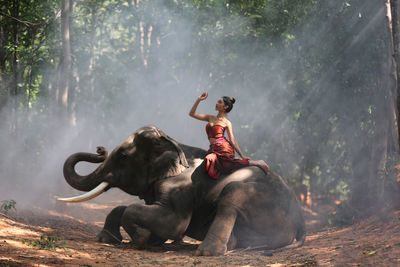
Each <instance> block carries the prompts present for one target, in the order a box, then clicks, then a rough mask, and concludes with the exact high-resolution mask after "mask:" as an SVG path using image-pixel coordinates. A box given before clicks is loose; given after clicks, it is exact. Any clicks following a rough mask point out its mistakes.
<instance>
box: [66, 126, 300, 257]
mask: <svg viewBox="0 0 400 267" xmlns="http://www.w3.org/2000/svg"><path fill="white" fill-rule="evenodd" d="M206 154H207V152H206V151H205V150H203V149H200V148H196V147H191V146H187V145H184V144H180V143H178V142H177V141H175V140H174V139H172V138H170V137H169V136H167V135H166V134H165V133H164V132H162V131H161V130H160V129H158V128H156V127H152V126H151V127H144V128H141V129H139V130H137V131H136V132H135V133H133V134H132V135H131V136H129V138H128V139H127V140H126V141H125V142H123V143H122V144H121V145H119V146H118V147H117V148H115V149H114V151H112V153H111V154H110V155H108V154H107V151H106V150H105V149H104V148H102V147H99V148H98V151H97V154H91V153H75V154H73V155H71V156H70V157H69V158H68V159H67V160H66V162H65V164H64V176H65V179H66V181H67V182H68V183H69V184H70V185H71V186H72V187H74V188H76V189H78V190H81V191H90V192H88V193H86V194H84V195H82V196H78V197H73V198H63V199H59V200H61V201H70V202H74V201H85V200H87V199H90V198H93V197H95V196H97V195H99V194H101V193H102V192H104V191H106V190H107V189H108V188H111V187H118V188H120V189H121V190H123V191H125V192H126V193H128V194H131V195H135V196H139V198H140V199H143V200H144V202H145V203H144V204H142V203H134V204H132V205H130V206H119V207H116V208H115V209H113V210H112V211H111V212H110V214H109V215H108V216H107V218H106V221H105V224H104V228H103V230H102V231H101V232H100V234H99V235H98V239H99V241H100V242H106V243H115V242H120V241H121V240H122V236H121V234H120V227H121V226H122V227H123V228H124V230H125V231H126V232H127V233H128V234H129V235H130V237H131V238H132V241H133V242H134V243H135V242H136V243H140V244H144V243H146V242H147V243H151V244H162V243H164V242H165V241H166V240H167V239H172V240H180V239H182V238H183V236H189V237H191V238H194V239H197V240H202V241H203V242H202V244H201V245H199V247H198V249H197V251H196V255H222V254H224V253H225V252H226V251H227V249H233V248H240V247H253V246H256V247H263V248H265V249H276V248H280V247H284V246H288V245H290V247H295V246H301V245H302V244H303V242H304V240H305V223H304V218H303V215H302V211H301V208H300V205H299V202H298V200H297V198H296V196H295V194H294V192H293V191H292V190H291V189H290V188H289V187H288V186H287V184H286V183H285V182H284V180H283V179H282V178H281V177H280V176H278V175H277V174H275V173H273V172H270V173H269V174H268V175H266V174H265V173H264V172H263V171H262V170H261V169H260V168H258V167H245V168H242V169H239V170H237V171H235V172H233V173H231V174H228V175H224V176H221V177H220V178H219V179H218V180H214V179H211V178H210V177H208V175H207V173H206V172H205V171H204V163H203V158H204V156H205V155H206ZM80 161H87V162H93V163H100V162H102V163H101V164H100V165H99V167H98V168H97V169H96V170H95V171H93V173H91V174H88V175H86V176H81V175H79V174H77V173H76V172H75V170H74V167H75V165H76V164H77V163H78V162H80ZM143 230H144V231H143ZM143 232H145V233H146V232H147V233H148V234H145V235H143ZM295 239H296V241H295V242H294V240H295Z"/></svg>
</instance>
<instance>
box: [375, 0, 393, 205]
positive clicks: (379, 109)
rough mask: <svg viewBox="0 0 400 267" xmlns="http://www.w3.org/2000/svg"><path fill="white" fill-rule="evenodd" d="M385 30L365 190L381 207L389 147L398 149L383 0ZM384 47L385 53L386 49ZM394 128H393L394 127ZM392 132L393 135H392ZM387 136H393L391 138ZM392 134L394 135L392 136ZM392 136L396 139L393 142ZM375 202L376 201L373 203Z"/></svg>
mask: <svg viewBox="0 0 400 267" xmlns="http://www.w3.org/2000/svg"><path fill="white" fill-rule="evenodd" d="M385 11H386V13H385V16H386V19H385V32H384V33H383V34H382V40H381V41H382V48H383V49H382V52H384V53H383V60H382V62H381V69H380V75H379V77H378V87H377V90H378V91H377V93H376V99H377V100H376V101H377V103H376V111H375V117H374V121H375V129H374V132H375V134H374V137H373V140H372V144H371V160H370V164H369V167H370V169H369V180H368V191H369V192H368V193H369V196H370V200H371V201H372V203H371V204H376V205H377V207H378V208H380V209H381V208H382V205H383V204H384V203H383V201H384V194H385V183H386V182H387V181H386V178H387V177H386V176H387V175H386V172H387V166H386V165H387V159H388V154H389V152H390V151H393V150H394V151H396V152H398V150H399V143H398V140H399V139H398V130H397V129H398V127H397V112H394V111H393V108H394V106H395V105H394V103H395V102H396V98H395V96H394V95H393V92H396V90H397V70H396V63H395V61H394V58H393V55H394V48H393V47H394V44H393V38H392V37H393V34H392V20H391V6H390V1H389V0H388V1H387V2H386V10H385ZM385 50H386V53H385ZM393 129H395V130H393ZM393 135H394V136H393ZM390 136H391V137H392V138H390ZM393 137H394V138H393ZM393 140H395V141H394V142H393ZM374 202H375V203H374Z"/></svg>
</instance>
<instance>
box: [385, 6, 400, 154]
mask: <svg viewBox="0 0 400 267" xmlns="http://www.w3.org/2000/svg"><path fill="white" fill-rule="evenodd" d="M386 10H387V13H386V16H387V28H388V29H389V33H390V34H389V40H390V46H389V68H390V70H389V72H390V73H389V75H390V78H389V88H388V89H389V101H390V104H389V118H390V132H391V135H392V140H391V147H392V148H393V150H394V151H395V152H396V153H397V154H399V152H400V148H399V142H400V140H399V138H400V134H399V133H400V118H399V117H400V116H399V110H400V106H399V104H400V94H399V90H400V87H399V82H398V78H399V75H400V66H399V64H400V61H399V45H400V43H399V42H400V38H399V37H400V36H399V32H398V31H399V21H398V19H399V18H398V14H397V13H398V11H399V9H398V0H388V1H387V3H386Z"/></svg>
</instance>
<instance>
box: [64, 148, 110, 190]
mask: <svg viewBox="0 0 400 267" xmlns="http://www.w3.org/2000/svg"><path fill="white" fill-rule="evenodd" d="M98 153H99V154H92V153H84V152H79V153H75V154H72V155H71V156H69V157H68V159H67V160H66V161H65V163H64V170H63V171H64V177H65V180H66V181H67V183H68V184H69V185H71V186H72V187H73V188H75V189H77V190H80V191H91V190H92V189H94V188H95V187H96V186H98V185H99V184H100V183H101V182H103V181H104V176H105V174H104V173H103V169H104V164H101V165H100V166H99V167H98V168H97V169H96V170H94V171H93V172H92V173H90V174H88V175H79V174H77V173H76V171H75V165H76V164H77V163H78V162H80V161H86V162H91V163H100V162H103V161H104V160H105V159H106V158H107V152H106V151H105V150H101V151H100V150H99V149H98Z"/></svg>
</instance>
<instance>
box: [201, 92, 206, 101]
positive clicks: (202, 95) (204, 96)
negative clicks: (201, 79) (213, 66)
mask: <svg viewBox="0 0 400 267" xmlns="http://www.w3.org/2000/svg"><path fill="white" fill-rule="evenodd" d="M207 97H208V93H205V92H204V93H202V94H201V96H199V100H200V101H203V100H205V99H206V98H207Z"/></svg>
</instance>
